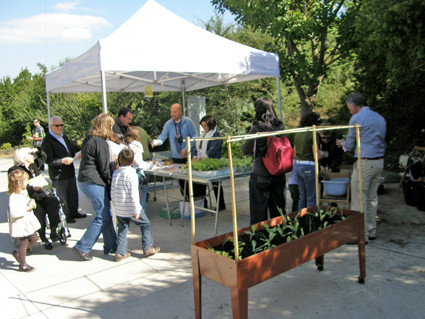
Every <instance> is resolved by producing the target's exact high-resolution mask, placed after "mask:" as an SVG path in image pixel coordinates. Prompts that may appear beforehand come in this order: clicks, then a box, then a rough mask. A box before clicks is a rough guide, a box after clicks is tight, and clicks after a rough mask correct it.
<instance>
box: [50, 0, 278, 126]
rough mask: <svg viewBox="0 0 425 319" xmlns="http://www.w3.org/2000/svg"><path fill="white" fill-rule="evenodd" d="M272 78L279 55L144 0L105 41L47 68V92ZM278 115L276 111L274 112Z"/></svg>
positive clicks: (188, 87) (175, 87) (189, 86)
mask: <svg viewBox="0 0 425 319" xmlns="http://www.w3.org/2000/svg"><path fill="white" fill-rule="evenodd" d="M267 77H276V78H277V84H278V92H279V93H278V94H279V106H280V87H279V57H278V55H277V54H275V53H269V52H265V51H261V50H257V49H254V48H251V47H248V46H246V45H243V44H240V43H237V42H233V41H230V40H228V39H226V38H222V37H220V36H217V35H215V34H213V33H210V32H208V31H206V30H204V29H202V28H200V27H198V26H196V25H193V24H191V23H189V22H187V21H186V20H184V19H182V18H180V17H179V16H177V15H175V14H174V13H172V12H170V11H169V10H167V9H165V8H164V7H162V6H161V5H159V4H158V3H156V2H155V1H154V0H148V1H147V2H146V3H145V5H143V6H142V7H141V8H140V9H139V10H138V11H137V12H136V13H135V14H134V15H133V16H132V17H131V18H130V19H129V20H127V21H126V22H125V23H124V24H123V25H121V26H120V27H119V28H118V29H117V30H116V31H115V32H113V33H112V34H111V35H110V36H108V37H107V38H105V39H102V40H99V41H98V42H97V43H96V44H95V45H94V46H93V47H92V48H90V49H89V50H88V51H86V52H85V53H83V54H82V55H80V56H79V57H77V58H75V59H73V60H71V61H70V62H68V63H66V64H64V65H63V66H62V67H60V68H58V69H56V70H53V71H51V72H48V73H47V74H46V76H45V79H46V92H47V104H48V116H49V118H50V98H49V94H50V93H76V92H102V97H103V110H104V112H105V113H106V111H107V101H106V92H107V91H108V92H146V91H145V89H146V88H148V89H149V88H152V91H153V92H159V91H181V92H183V104H184V93H185V92H187V91H193V90H197V89H202V88H207V87H211V86H216V85H222V84H231V83H237V82H243V81H250V80H255V79H261V78H267ZM183 106H184V105H183ZM280 113H281V110H280Z"/></svg>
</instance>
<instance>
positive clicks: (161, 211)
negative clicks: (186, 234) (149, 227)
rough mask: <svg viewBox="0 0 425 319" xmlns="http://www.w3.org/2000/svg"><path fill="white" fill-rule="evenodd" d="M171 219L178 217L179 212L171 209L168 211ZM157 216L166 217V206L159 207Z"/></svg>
mask: <svg viewBox="0 0 425 319" xmlns="http://www.w3.org/2000/svg"><path fill="white" fill-rule="evenodd" d="M170 216H171V219H176V218H180V212H175V211H173V210H171V211H170ZM159 217H161V218H165V219H168V211H167V209H166V208H161V209H160V210H159Z"/></svg>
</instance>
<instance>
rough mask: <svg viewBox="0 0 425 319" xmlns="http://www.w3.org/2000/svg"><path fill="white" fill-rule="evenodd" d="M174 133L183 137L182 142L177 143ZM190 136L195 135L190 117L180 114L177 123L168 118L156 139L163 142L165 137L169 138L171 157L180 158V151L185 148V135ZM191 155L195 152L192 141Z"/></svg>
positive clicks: (193, 136)
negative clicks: (180, 117)
mask: <svg viewBox="0 0 425 319" xmlns="http://www.w3.org/2000/svg"><path fill="white" fill-rule="evenodd" d="M176 133H179V134H181V136H182V138H183V142H182V143H178V142H177V140H176ZM188 136H190V137H191V138H195V137H196V130H195V126H194V125H193V122H192V120H191V119H190V118H188V117H186V116H182V120H181V121H180V122H178V123H175V122H174V121H173V119H171V120H168V121H167V122H166V123H165V125H164V129H163V130H162V133H161V134H160V135H159V136H158V138H157V139H158V140H161V141H162V142H164V141H165V140H166V139H167V138H168V139H170V147H171V153H172V156H173V158H180V153H181V151H182V150H185V149H186V137H188ZM191 145H192V147H191V148H192V156H193V154H196V153H195V152H196V149H195V143H194V142H192V144H191Z"/></svg>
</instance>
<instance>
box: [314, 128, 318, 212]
mask: <svg viewBox="0 0 425 319" xmlns="http://www.w3.org/2000/svg"><path fill="white" fill-rule="evenodd" d="M313 156H314V175H315V178H316V207H319V205H320V191H319V161H318V158H317V136H316V125H313Z"/></svg>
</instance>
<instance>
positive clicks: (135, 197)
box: [129, 168, 142, 219]
mask: <svg viewBox="0 0 425 319" xmlns="http://www.w3.org/2000/svg"><path fill="white" fill-rule="evenodd" d="M131 169H133V168H131ZM132 173H133V174H131V175H130V176H129V182H130V183H129V184H130V185H129V186H130V189H129V196H130V203H131V206H132V207H133V209H134V214H133V216H134V219H139V217H140V211H141V210H142V206H141V205H140V196H139V179H138V176H137V173H136V171H134V172H132Z"/></svg>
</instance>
